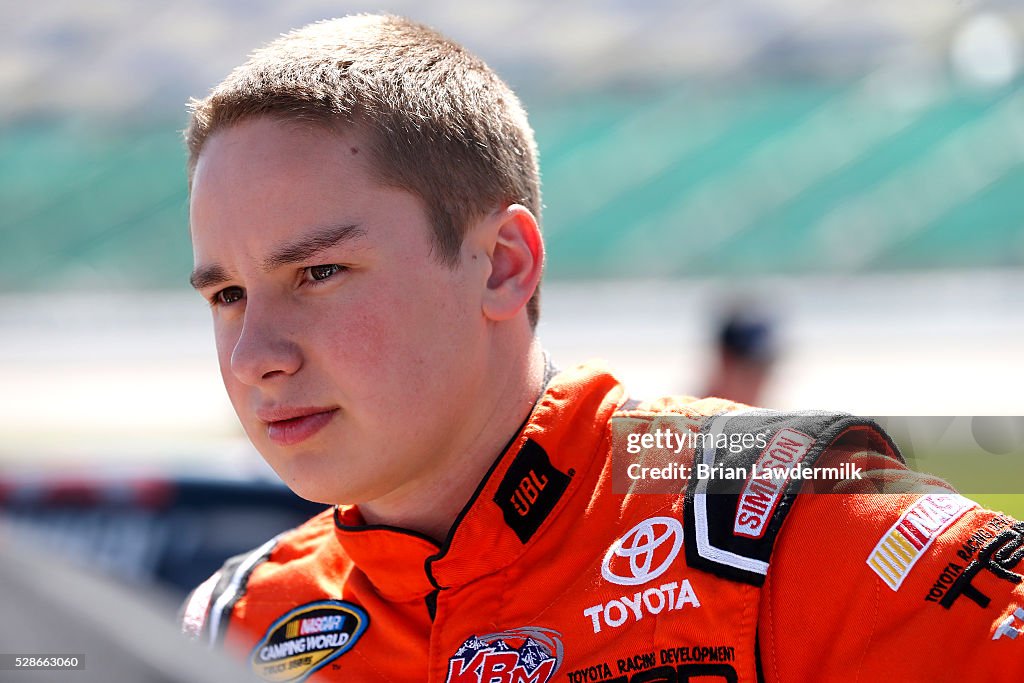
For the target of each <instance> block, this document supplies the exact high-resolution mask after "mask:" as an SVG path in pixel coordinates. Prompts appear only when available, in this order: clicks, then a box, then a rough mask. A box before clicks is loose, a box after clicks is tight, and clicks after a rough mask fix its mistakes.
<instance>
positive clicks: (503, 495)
mask: <svg viewBox="0 0 1024 683" xmlns="http://www.w3.org/2000/svg"><path fill="white" fill-rule="evenodd" d="M568 487H569V475H567V474H565V473H564V472H562V471H560V470H558V469H556V468H555V466H554V465H552V464H551V460H550V459H549V458H548V454H547V453H545V452H544V449H543V448H541V446H540V444H538V443H537V442H536V441H532V440H528V441H527V442H526V443H525V444H524V445H523V447H522V449H520V451H519V453H518V454H517V455H516V458H515V460H513V461H512V465H511V466H509V468H508V472H506V473H505V478H504V479H502V480H501V483H500V484H499V485H498V492H497V493H495V494H494V502H495V503H496V504H497V505H498V507H500V508H501V512H502V515H503V516H504V517H505V523H506V524H508V526H509V528H510V529H512V531H514V532H515V533H516V536H518V537H519V540H520V541H522V542H523V543H526V542H527V541H529V540H530V539H531V538H532V537H533V535H534V534H535V533H537V529H539V528H540V525H541V524H543V523H544V520H545V519H547V516H548V515H549V514H551V511H552V510H553V509H554V508H555V505H556V504H557V503H558V501H559V499H561V497H562V494H563V493H565V490H566V489H567V488H568Z"/></svg>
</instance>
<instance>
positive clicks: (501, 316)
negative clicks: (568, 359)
mask: <svg viewBox="0 0 1024 683" xmlns="http://www.w3.org/2000/svg"><path fill="white" fill-rule="evenodd" d="M491 221H493V222H492V223H491V226H490V230H488V233H489V235H488V237H489V239H488V248H487V254H488V258H489V259H490V262H491V273H490V276H489V277H488V278H487V288H486V290H485V291H484V296H483V302H482V304H483V312H484V315H485V316H487V317H488V318H489V319H491V320H508V319H510V318H513V317H515V315H516V314H517V313H519V311H521V310H523V309H524V308H525V307H526V302H528V301H529V300H530V297H531V296H533V293H534V291H535V290H536V289H537V285H538V283H539V282H540V275H541V271H542V270H543V268H544V241H543V240H542V239H541V236H540V227H539V226H538V225H537V219H536V218H534V216H533V214H532V213H530V210H529V209H527V208H526V207H525V206H522V205H520V204H512V205H511V206H508V207H507V208H505V209H502V210H500V211H498V212H496V213H495V214H494V215H493V216H492V217H491Z"/></svg>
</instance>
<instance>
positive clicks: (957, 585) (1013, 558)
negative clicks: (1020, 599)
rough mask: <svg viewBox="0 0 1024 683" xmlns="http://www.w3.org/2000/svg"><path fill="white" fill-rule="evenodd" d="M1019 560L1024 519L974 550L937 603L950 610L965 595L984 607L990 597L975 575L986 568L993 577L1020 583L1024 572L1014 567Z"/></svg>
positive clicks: (1022, 554)
mask: <svg viewBox="0 0 1024 683" xmlns="http://www.w3.org/2000/svg"><path fill="white" fill-rule="evenodd" d="M1021 560H1024V522H1015V523H1014V524H1013V526H1011V527H1010V528H1009V529H1006V530H1005V531H1002V532H1000V533H999V535H998V536H996V537H995V538H994V539H992V541H991V542H990V543H989V544H988V545H986V546H985V547H984V548H982V549H981V550H980V551H978V554H977V557H975V559H974V560H972V561H971V563H970V564H968V565H967V566H966V567H965V568H964V569H963V571H962V572H961V573H960V574H959V576H957V577H956V580H955V581H954V582H953V585H952V586H950V588H949V590H947V591H946V594H945V595H943V596H942V599H941V600H939V604H940V605H942V606H943V607H945V608H946V609H950V608H951V607H952V606H953V604H954V603H955V602H956V601H957V600H958V599H959V598H961V597H967V598H969V599H970V600H972V601H973V602H975V603H976V604H977V605H978V606H979V607H981V608H982V609H984V608H986V607H988V606H989V603H991V602H992V598H991V597H989V596H988V595H986V594H985V593H983V592H982V591H981V590H980V589H978V588H977V587H976V586H975V585H974V583H973V581H974V579H975V577H977V576H978V574H980V573H981V572H983V571H988V572H991V573H992V575H993V576H995V577H996V578H999V579H1002V580H1004V581H1007V582H1009V583H1010V584H1013V585H1015V586H1016V585H1020V584H1021V583H1024V575H1022V574H1020V573H1018V572H1017V571H1014V570H1015V569H1016V568H1017V565H1018V564H1020V562H1021Z"/></svg>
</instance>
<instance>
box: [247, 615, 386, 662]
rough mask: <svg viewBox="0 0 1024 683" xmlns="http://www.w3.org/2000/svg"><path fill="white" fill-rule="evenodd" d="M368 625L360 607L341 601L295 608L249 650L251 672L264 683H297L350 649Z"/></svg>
mask: <svg viewBox="0 0 1024 683" xmlns="http://www.w3.org/2000/svg"><path fill="white" fill-rule="evenodd" d="M369 623H370V618H369V617H368V616H367V614H366V612H365V611H364V610H363V609H362V608H361V607H357V606H356V605H353V604H352V603H349V602H344V601H341V600H322V601H320V602H311V603H309V604H306V605H302V606H301V607H296V608H295V609H293V610H292V611H290V612H288V613H287V614H285V615H284V616H283V617H281V618H280V619H278V620H277V621H275V622H274V623H273V624H271V626H270V628H269V629H268V630H267V635H265V636H264V637H263V640H261V641H260V642H259V643H258V644H257V645H256V647H255V648H254V649H253V651H252V656H251V657H250V661H251V662H252V670H253V672H254V673H255V674H256V675H257V676H259V677H261V678H263V679H264V680H267V681H275V682H283V681H301V680H303V679H304V678H306V676H308V675H310V674H311V673H313V672H314V671H316V670H317V669H320V668H321V667H323V666H324V665H325V664H327V663H328V662H330V661H332V660H334V659H337V658H338V657H340V656H341V655H343V654H345V653H346V652H348V651H349V650H350V649H352V646H353V645H355V644H356V641H357V640H359V637H360V636H361V635H363V632H364V631H365V630H366V627H367V625H368V624H369Z"/></svg>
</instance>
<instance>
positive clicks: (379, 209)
mask: <svg viewBox="0 0 1024 683" xmlns="http://www.w3.org/2000/svg"><path fill="white" fill-rule="evenodd" d="M368 154H369V150H368V149H367V146H366V145H365V144H364V143H363V141H362V140H360V139H359V137H358V136H357V135H356V134H355V133H344V134H339V133H335V132H327V131H325V130H321V129H319V128H315V127H304V128H303V127H300V126H298V125H296V124H285V123H281V122H278V121H274V120H271V119H268V118H257V119H254V120H250V121H246V122H243V123H240V124H236V125H234V126H231V127H229V128H227V129H225V130H222V131H219V132H218V133H216V134H214V135H213V136H212V137H211V138H210V139H209V140H208V141H207V143H206V146H205V147H204V149H203V152H202V154H201V155H200V158H199V162H198V164H197V166H196V170H195V175H194V179H193V186H192V200H191V228H192V241H193V248H194V252H195V264H196V271H195V273H194V274H193V282H194V284H196V285H197V288H198V289H199V290H200V292H201V293H202V294H203V295H204V296H206V297H207V298H208V299H210V300H211V302H212V308H213V319H214V329H215V333H216V341H217V354H218V358H219V362H220V368H221V374H222V376H223V378H224V384H225V386H226V387H227V391H228V395H229V396H230V398H231V402H232V404H233V405H234V407H235V410H236V411H237V413H238V416H239V418H240V420H241V422H242V425H243V427H244V428H245V431H246V433H247V434H248V435H249V438H250V439H251V440H252V442H253V443H254V444H255V445H256V447H257V449H258V450H259V451H260V452H261V453H262V454H263V456H264V457H265V458H266V460H267V461H268V462H269V463H270V464H271V466H272V467H273V468H274V469H275V470H276V471H277V473H278V474H279V475H280V476H281V478H282V479H284V480H285V482H287V483H288V484H289V485H290V486H291V487H292V488H293V489H294V490H295V491H296V492H298V493H299V494H300V495H302V496H304V497H307V498H310V499H313V500H318V501H322V502H327V503H359V502H366V501H369V500H375V499H380V498H382V497H384V496H388V495H400V494H401V492H402V490H403V487H410V486H414V485H415V483H416V482H417V480H418V479H419V478H421V477H423V476H425V475H426V473H427V472H429V471H430V470H431V469H432V468H436V467H437V466H438V465H439V464H440V463H442V462H443V461H444V457H445V456H444V454H445V452H446V451H447V450H450V449H452V448H453V447H454V448H457V447H459V445H460V444H461V443H464V442H466V441H467V440H469V439H472V438H473V435H466V434H462V433H460V429H465V427H463V426H462V425H463V424H465V422H466V421H465V417H466V414H467V413H468V412H471V411H472V408H473V406H472V404H473V397H474V396H475V395H477V393H478V392H479V390H480V386H479V383H480V382H482V381H483V379H482V377H481V375H482V374H483V373H481V372H479V368H481V367H483V366H484V365H485V364H486V355H485V353H486V343H485V340H486V337H487V324H486V320H485V318H484V316H483V314H482V313H481V296H482V290H483V289H484V288H485V284H486V280H487V271H486V270H485V268H484V266H483V264H482V263H481V262H482V261H484V260H486V259H482V258H477V254H475V253H472V254H471V253H470V252H471V248H470V247H467V246H466V244H464V245H463V250H462V253H461V254H460V263H459V264H458V265H457V266H456V267H455V268H449V267H447V266H445V265H441V264H439V263H438V261H437V259H436V258H435V256H434V253H433V251H432V237H431V235H432V233H431V227H430V223H429V220H428V217H427V215H426V213H425V211H424V207H423V204H422V202H421V201H420V200H419V199H418V198H417V197H415V196H414V195H412V194H410V193H408V192H405V191H402V190H398V189H394V188H389V187H385V186H382V185H380V184H379V183H378V182H376V181H375V180H374V179H373V178H372V177H371V173H370V168H371V167H370V165H369V164H370V163H371V160H370V159H368Z"/></svg>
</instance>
